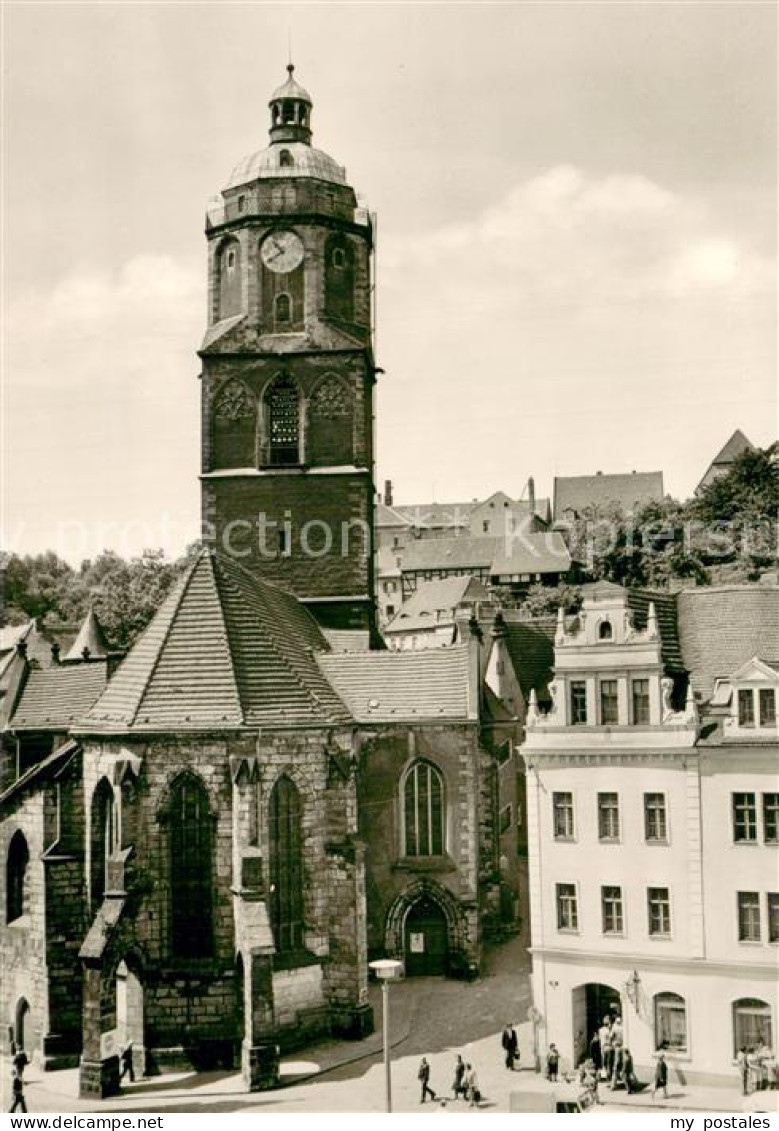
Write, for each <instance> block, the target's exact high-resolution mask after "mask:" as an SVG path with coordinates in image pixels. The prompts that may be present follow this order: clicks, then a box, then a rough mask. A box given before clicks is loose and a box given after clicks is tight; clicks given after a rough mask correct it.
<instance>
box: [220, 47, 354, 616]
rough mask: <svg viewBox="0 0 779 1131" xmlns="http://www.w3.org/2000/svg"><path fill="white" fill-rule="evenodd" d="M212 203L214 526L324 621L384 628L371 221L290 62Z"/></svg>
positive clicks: (247, 561) (240, 555)
mask: <svg viewBox="0 0 779 1131" xmlns="http://www.w3.org/2000/svg"><path fill="white" fill-rule="evenodd" d="M287 70H288V72H289V76H288V78H287V81H286V82H285V83H284V84H283V86H281V87H279V89H278V90H276V91H275V92H274V94H273V95H272V97H271V100H270V104H269V105H270V144H269V145H268V146H267V147H266V148H265V149H261V150H259V151H258V152H256V153H252V154H251V155H250V156H248V157H246V158H245V159H244V160H243V161H241V162H240V163H239V164H238V165H237V166H236V167H235V169H234V170H233V172H232V174H231V176H230V179H229V181H228V182H227V185H226V186H225V188H224V189H223V190H222V193H221V198H220V199H219V201H218V205H217V206H215V207H213V208H212V209H211V210H209V212H208V215H207V217H206V236H207V239H208V304H209V305H208V329H207V331H206V335H205V339H204V341H203V344H202V347H201V350H200V357H201V358H202V362H203V372H202V383H203V390H202V411H203V415H202V429H203V454H202V476H201V479H202V517H203V529H204V537H205V539H206V541H207V542H209V543H210V544H212V545H213V546H214V547H215V548H216V549H218V550H219V551H220V552H222V553H225V554H228V555H229V556H232V557H234V558H235V559H236V560H238V561H239V562H240V563H241V564H243V565H244V566H245V567H247V568H248V569H250V570H252V571H253V572H255V573H256V574H257V575H258V576H261V577H263V578H264V579H266V580H268V581H272V582H275V583H277V584H279V585H281V586H283V587H284V588H286V589H287V590H289V591H290V592H292V593H294V594H295V596H296V597H298V598H299V599H300V600H301V601H302V602H303V603H304V604H306V605H307V606H308V607H309V609H310V610H311V612H312V613H313V614H314V616H315V617H316V618H317V620H318V621H319V623H320V624H321V625H322V627H323V628H325V629H327V628H333V629H363V630H369V631H371V633H373V630H374V580H373V500H374V485H373V386H374V381H375V373H376V370H375V365H374V360H373V351H372V341H371V286H372V284H371V255H372V251H373V231H372V226H371V220H370V216H369V215H368V213H367V212H366V211H365V210H364V209H362V208H359V207H358V205H357V199H356V197H355V194H354V190H353V189H352V188H351V187H350V185H349V184H348V183H347V180H346V173H345V170H344V169H343V168H341V166H339V165H337V164H336V162H335V161H334V160H333V159H332V158H331V157H329V156H328V155H327V154H326V153H323V152H322V151H321V150H318V149H314V148H313V146H312V145H311V111H312V102H311V98H310V96H309V95H308V93H307V92H306V91H305V90H304V89H303V87H302V86H300V85H299V83H298V82H297V81H296V80H295V77H294V68H293V66H292V65H291V64H290V66H289V67H288V68H287Z"/></svg>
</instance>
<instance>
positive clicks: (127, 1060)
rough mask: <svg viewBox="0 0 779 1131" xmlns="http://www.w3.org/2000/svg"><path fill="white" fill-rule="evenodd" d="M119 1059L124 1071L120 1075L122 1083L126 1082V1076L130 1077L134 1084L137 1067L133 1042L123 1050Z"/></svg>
mask: <svg viewBox="0 0 779 1131" xmlns="http://www.w3.org/2000/svg"><path fill="white" fill-rule="evenodd" d="M119 1059H120V1060H121V1064H122V1071H121V1072H120V1073H119V1081H120V1083H121V1081H122V1080H124V1078H125V1076H127V1075H129V1077H130V1083H131V1084H133V1083H134V1082H135V1065H134V1064H133V1046H132V1041H131V1042H130V1044H128V1045H125V1047H124V1048H123V1049H122V1051H121V1054H120V1058H119Z"/></svg>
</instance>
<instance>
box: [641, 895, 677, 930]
mask: <svg viewBox="0 0 779 1131" xmlns="http://www.w3.org/2000/svg"><path fill="white" fill-rule="evenodd" d="M646 894H647V911H648V917H649V933H650V935H655V936H657V937H662V936H664V935H670V933H671V896H670V893H669V891H668V888H647V893H646Z"/></svg>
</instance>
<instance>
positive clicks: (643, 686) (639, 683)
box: [631, 679, 649, 727]
mask: <svg viewBox="0 0 779 1131" xmlns="http://www.w3.org/2000/svg"><path fill="white" fill-rule="evenodd" d="M631 687H632V692H633V726H636V727H640V726H648V725H649V680H648V679H634V680H633V683H632V685H631Z"/></svg>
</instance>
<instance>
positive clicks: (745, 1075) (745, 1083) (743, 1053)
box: [736, 1045, 749, 1096]
mask: <svg viewBox="0 0 779 1131" xmlns="http://www.w3.org/2000/svg"><path fill="white" fill-rule="evenodd" d="M736 1061H737V1063H738V1071H739V1074H740V1076H741V1094H742V1095H744V1096H748V1095H749V1061H748V1060H747V1050H746V1046H745V1045H742V1046H741V1048H740V1049H739V1050H738V1056H737V1057H736Z"/></svg>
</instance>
